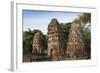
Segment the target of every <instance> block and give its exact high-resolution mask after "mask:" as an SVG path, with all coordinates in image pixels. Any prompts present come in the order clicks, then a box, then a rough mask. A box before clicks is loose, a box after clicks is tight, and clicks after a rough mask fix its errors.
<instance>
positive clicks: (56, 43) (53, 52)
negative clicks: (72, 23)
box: [48, 19, 64, 60]
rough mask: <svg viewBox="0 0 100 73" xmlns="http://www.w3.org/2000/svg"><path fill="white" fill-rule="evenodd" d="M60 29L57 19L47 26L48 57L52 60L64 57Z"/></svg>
mask: <svg viewBox="0 0 100 73" xmlns="http://www.w3.org/2000/svg"><path fill="white" fill-rule="evenodd" d="M62 36H63V34H62V28H61V25H60V24H59V22H58V21H57V19H52V20H51V22H50V24H49V25H48V56H49V58H52V60H60V59H62V58H63V57H64V48H63V38H62Z"/></svg>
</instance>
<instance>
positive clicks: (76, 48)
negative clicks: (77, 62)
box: [66, 20, 86, 58]
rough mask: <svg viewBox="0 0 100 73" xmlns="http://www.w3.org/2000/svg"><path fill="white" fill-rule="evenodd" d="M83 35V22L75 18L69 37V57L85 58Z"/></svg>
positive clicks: (67, 52)
mask: <svg viewBox="0 0 100 73" xmlns="http://www.w3.org/2000/svg"><path fill="white" fill-rule="evenodd" d="M84 48H85V47H84V42H83V36H82V34H81V23H80V21H78V20H75V21H74V22H73V23H72V24H71V29H70V33H69V39H68V43H67V51H66V54H67V57H68V58H83V57H85V54H86V52H85V50H84Z"/></svg>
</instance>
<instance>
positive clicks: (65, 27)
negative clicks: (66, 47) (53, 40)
mask: <svg viewBox="0 0 100 73" xmlns="http://www.w3.org/2000/svg"><path fill="white" fill-rule="evenodd" d="M61 25H62V30H63V39H64V43H65V44H66V43H67V42H68V35H69V32H70V27H71V23H70V22H69V23H65V24H64V23H62V24H61Z"/></svg>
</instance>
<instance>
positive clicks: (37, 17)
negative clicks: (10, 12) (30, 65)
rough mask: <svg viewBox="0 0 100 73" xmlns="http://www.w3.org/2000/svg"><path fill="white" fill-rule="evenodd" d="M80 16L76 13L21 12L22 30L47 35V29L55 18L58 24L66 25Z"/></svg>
mask: <svg viewBox="0 0 100 73" xmlns="http://www.w3.org/2000/svg"><path fill="white" fill-rule="evenodd" d="M81 14H82V13H78V12H77V13H76V12H55V11H36V10H23V30H28V28H30V29H32V30H34V29H39V30H41V31H42V32H43V33H44V34H47V27H48V24H49V23H50V21H51V19H52V18H57V20H58V21H59V23H67V22H72V21H73V20H74V19H75V18H77V17H78V16H79V15H81Z"/></svg>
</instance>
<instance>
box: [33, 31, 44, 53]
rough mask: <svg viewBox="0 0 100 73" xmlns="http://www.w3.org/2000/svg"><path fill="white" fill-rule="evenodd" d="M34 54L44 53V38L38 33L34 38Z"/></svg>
mask: <svg viewBox="0 0 100 73" xmlns="http://www.w3.org/2000/svg"><path fill="white" fill-rule="evenodd" d="M32 53H33V54H41V53H42V36H41V33H40V32H39V31H38V32H36V33H35V36H34V38H33V49H32Z"/></svg>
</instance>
